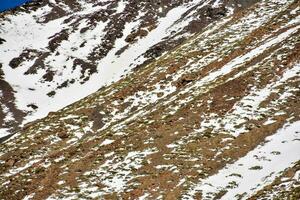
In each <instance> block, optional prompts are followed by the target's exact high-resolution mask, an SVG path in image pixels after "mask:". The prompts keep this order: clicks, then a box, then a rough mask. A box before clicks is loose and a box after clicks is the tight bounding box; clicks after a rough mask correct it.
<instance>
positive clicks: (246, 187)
mask: <svg viewBox="0 0 300 200" xmlns="http://www.w3.org/2000/svg"><path fill="white" fill-rule="evenodd" d="M299 131H300V121H297V122H294V123H292V124H287V125H285V126H284V127H283V128H282V129H280V130H278V131H277V132H276V133H275V134H274V135H272V136H269V137H267V138H266V142H265V143H264V144H261V145H260V146H258V147H257V148H256V149H254V150H253V151H251V152H249V153H248V154H247V155H246V156H245V157H243V158H240V159H239V160H238V161H236V162H235V163H234V164H231V165H227V166H226V167H225V168H224V169H222V170H220V171H219V172H218V173H217V174H216V175H213V176H210V177H208V178H207V179H205V180H202V181H201V182H200V183H199V184H198V185H196V186H194V187H192V188H191V189H190V190H189V192H188V194H187V195H185V199H193V196H194V194H195V193H196V192H202V194H203V199H204V200H205V199H207V200H208V199H212V198H213V196H214V195H215V194H217V193H218V192H220V191H223V190H224V191H226V194H225V195H224V196H223V197H222V198H221V199H223V200H226V199H228V200H229V199H232V200H234V199H238V197H243V198H242V199H246V198H247V197H250V196H251V195H252V194H254V193H255V192H256V191H258V190H259V189H262V188H263V187H264V186H265V185H267V184H270V183H271V182H272V181H273V180H274V178H275V177H276V176H277V175H278V174H279V173H280V172H281V171H283V170H284V169H286V168H287V167H289V166H290V165H291V164H293V163H294V162H296V161H298V160H300V152H299V145H300V142H299V139H300V133H299ZM231 186H232V187H231Z"/></svg>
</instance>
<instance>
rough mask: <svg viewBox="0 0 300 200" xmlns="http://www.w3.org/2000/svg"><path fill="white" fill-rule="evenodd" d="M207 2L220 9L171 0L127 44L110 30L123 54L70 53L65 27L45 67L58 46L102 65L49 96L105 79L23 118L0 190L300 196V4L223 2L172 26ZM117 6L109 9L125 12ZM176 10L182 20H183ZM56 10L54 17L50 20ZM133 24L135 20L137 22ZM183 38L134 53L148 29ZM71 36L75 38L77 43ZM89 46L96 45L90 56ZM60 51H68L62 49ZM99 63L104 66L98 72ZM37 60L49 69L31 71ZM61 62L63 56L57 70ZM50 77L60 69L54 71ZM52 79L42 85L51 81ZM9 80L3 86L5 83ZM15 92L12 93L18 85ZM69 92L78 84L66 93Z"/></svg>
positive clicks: (4, 156)
mask: <svg viewBox="0 0 300 200" xmlns="http://www.w3.org/2000/svg"><path fill="white" fill-rule="evenodd" d="M65 2H66V3H67V2H68V1H65ZM124 2H125V1H124ZM162 2H164V1H162ZM172 2H173V1H172ZM56 3H57V2H56ZM110 3H112V2H110ZM119 3H120V2H119ZM223 3H224V2H223ZM241 3H242V2H241ZM104 4H105V3H104ZM205 4H209V5H210V8H209V9H208V10H211V9H212V10H213V11H208V13H209V12H212V13H218V12H217V11H216V10H215V8H220V6H222V2H220V1H193V2H189V3H183V4H177V6H176V7H174V8H173V9H170V11H169V12H167V13H166V15H165V17H163V18H161V19H165V18H168V16H171V17H170V20H166V21H160V22H159V23H157V25H156V26H155V28H153V30H152V31H153V32H154V33H156V34H154V35H155V37H154V36H151V31H149V32H148V33H147V35H145V36H136V37H138V39H133V41H131V42H130V41H128V37H126V38H127V39H126V40H127V41H128V42H129V44H130V45H129V44H127V43H128V42H126V41H125V40H123V39H124V35H123V36H120V38H123V39H116V41H120V43H118V42H115V45H116V44H125V46H126V45H128V47H126V48H125V49H126V50H125V51H124V52H123V53H122V54H120V55H119V56H116V55H111V54H110V52H114V54H115V50H116V49H117V48H116V47H120V48H121V46H122V45H121V46H115V47H114V48H112V49H111V50H110V51H109V53H108V54H107V55H106V56H105V57H103V58H100V57H97V58H96V59H94V60H93V59H92V57H88V59H87V60H85V57H84V56H82V57H80V56H77V57H76V52H77V53H78V51H81V49H80V48H78V49H73V50H72V51H70V49H72V47H71V46H73V45H70V44H69V46H67V43H68V42H70V41H73V40H72V39H70V38H71V36H72V34H78V32H76V31H74V33H73V32H72V34H68V35H69V38H68V39H67V41H68V42H67V43H66V44H65V42H66V41H65V42H61V43H60V45H59V46H60V47H57V49H56V48H55V50H54V52H60V53H59V54H58V55H57V57H56V58H57V60H51V61H49V63H51V65H50V66H51V67H55V66H60V65H59V64H60V62H59V58H62V57H63V56H64V55H72V56H73V58H74V60H72V58H71V57H70V58H69V60H70V63H72V64H70V66H69V67H71V65H72V66H73V64H74V62H75V63H77V64H78V66H79V65H80V63H81V62H82V61H89V62H97V63H98V64H99V65H98V64H97V66H98V67H97V72H95V73H92V74H91V75H90V76H89V79H87V80H86V81H84V82H83V83H82V84H81V83H78V81H83V79H84V78H83V79H80V76H81V75H80V74H81V72H78V74H77V75H78V76H79V78H77V79H76V81H75V82H74V83H73V84H69V85H68V87H66V88H65V89H63V88H62V89H61V90H56V92H55V95H54V96H53V97H51V98H53V99H52V100H53V101H54V100H55V96H56V95H57V96H59V95H60V92H59V91H61V92H62V91H64V92H67V91H68V90H70V91H71V89H70V88H72V87H73V86H74V88H76V84H81V85H80V86H78V88H79V89H78V90H79V91H78V93H80V94H81V92H82V93H84V92H86V90H88V89H92V88H93V87H96V86H93V84H95V85H97V84H98V82H101V83H99V85H98V86H100V85H102V84H103V87H102V88H101V89H99V90H97V91H96V92H94V93H92V94H91V95H89V96H87V97H85V98H83V99H81V100H79V101H77V102H75V103H73V104H71V105H69V106H67V107H64V108H63V109H60V110H58V111H56V112H51V113H50V114H48V116H47V117H45V118H43V119H39V120H36V121H34V122H32V123H30V124H27V125H25V126H24V127H23V128H22V129H21V130H20V131H18V132H17V133H16V134H14V136H13V137H11V138H10V139H9V140H7V141H6V142H5V143H2V144H1V145H0V185H1V187H0V197H4V199H204V200H206V199H207V200H213V199H224V200H229V199H230V200H231V199H266V198H267V199H276V198H279V199H298V198H299V161H300V152H299V145H300V143H299V141H300V135H299V134H300V125H299V123H300V106H299V105H300V87H299V86H300V59H299V56H300V55H299V54H300V49H299V48H300V42H299V39H300V38H299V35H300V34H299V32H300V17H299V16H300V5H299V2H298V1H296V0H267V1H259V2H253V5H245V4H243V5H244V6H246V7H244V8H242V7H243V6H242V5H240V8H239V9H236V11H235V12H233V11H232V9H230V7H228V6H225V8H226V9H228V13H227V14H226V15H225V16H223V17H220V18H218V19H215V20H213V21H211V23H210V24H209V23H208V24H207V25H206V26H204V27H202V28H200V29H199V30H197V31H196V32H194V33H193V34H192V35H190V36H188V33H190V32H189V31H187V32H182V31H184V30H185V29H184V28H183V29H181V28H179V27H188V25H187V26H183V25H180V26H179V24H180V23H186V22H189V20H188V19H190V18H189V16H193V13H195V12H196V10H197V9H195V8H199V9H201V8H204V7H205V6H206V5H205ZM229 4H230V5H232V4H231V2H230V1H228V2H227V1H226V5H229ZM66 5H67V4H66ZM105 5H106V4H105ZM105 5H102V4H99V5H96V6H93V7H92V8H89V9H96V7H97V6H101V7H103V6H105ZM109 5H110V4H109ZM120 5H123V4H122V3H120ZM120 5H119V4H118V7H117V8H118V9H120V10H121V8H122V6H121V7H119V6H120ZM170 5H171V4H170ZM195 5H197V6H196V7H193V6H195ZM123 7H125V8H124V9H126V8H127V7H126V6H123ZM238 7H239V6H237V8H238ZM76 8H77V6H74V8H73V9H76ZM117 8H115V9H117ZM232 8H233V7H232ZM118 9H117V10H118ZM174 9H175V11H176V12H175V11H174ZM37 10H38V9H36V11H37ZM80 10H81V9H80ZM172 10H173V11H174V12H172ZM78 12H82V10H81V11H78ZM115 12H116V11H115ZM140 12H142V9H140ZM189 13H190V14H189ZM16 16H18V15H16ZM57 16H58V17H57V18H56V19H60V18H59V16H60V15H59V14H58V15H57ZM155 16H159V15H158V14H155ZM176 16H177V18H179V20H176V22H175V23H174V21H171V19H172V20H174V19H177V18H176ZM77 17H80V14H78V15H74V17H73V18H72V19H70V20H71V21H72V20H74V21H76V20H75V19H76V18H77ZM182 17H187V18H186V19H185V20H183V21H181V20H180V18H182ZM210 18H212V17H210ZM56 19H52V21H53V20H54V22H55V23H57V21H56ZM201 19H202V18H201ZM43 20H44V19H43ZM108 20H110V19H108ZM71 21H70V22H71ZM158 21H159V19H158ZM129 23H133V24H135V23H137V24H138V21H132V22H129ZM186 24H191V23H186ZM81 25H82V26H85V25H86V24H84V23H80V24H79V26H81ZM177 25H178V26H177ZM160 26H161V27H164V28H163V29H164V30H165V28H166V27H168V28H166V30H169V29H172V30H173V28H174V29H176V30H175V32H173V31H171V32H170V35H168V34H167V33H169V32H168V31H166V32H165V31H163V32H161V31H158V32H159V34H158V32H155V31H156V30H160V29H159V27H160ZM128 27H130V26H128ZM170 27H171V28H170ZM175 27H176V28H175ZM98 28H99V27H98ZM177 28H178V29H177ZM66 29H67V28H66ZM125 29H126V28H125ZM74 30H75V29H74ZM50 31H51V30H50V29H49V32H50ZM66 31H68V30H66ZM78 31H79V29H78ZM89 31H90V30H89ZM89 31H87V32H89ZM129 32H130V33H131V31H129ZM153 32H152V33H153ZM177 33H178V35H177ZM45 34H47V33H45ZM123 34H124V31H123ZM164 34H167V35H164ZM105 35H106V33H105ZM125 35H126V34H125ZM161 35H162V38H160V36H161ZM131 36H132V35H131ZM182 36H185V37H187V39H185V40H184V41H182V42H179V43H176V42H174V43H172V44H177V45H176V47H175V48H172V47H171V46H172V45H171V46H170V49H166V51H164V53H162V54H161V55H160V54H158V55H157V56H158V57H155V56H154V57H155V58H152V57H151V58H148V57H147V55H151V56H153V54H147V53H146V52H147V51H146V52H144V51H138V52H136V53H137V54H135V53H134V51H132V50H133V49H137V50H138V49H139V45H141V46H143V50H144V48H146V49H147V48H149V49H153V48H152V47H153V45H154V46H155V44H153V43H151V45H149V46H145V45H147V44H150V43H147V42H146V43H139V41H148V39H147V38H151V37H153V40H154V39H155V43H161V42H163V44H164V46H168V45H167V43H168V41H173V39H174V40H175V39H176V38H178V37H182ZM1 37H2V36H1ZM3 38H4V39H5V40H6V41H7V38H5V37H3ZM95 38H96V39H97V38H98V37H95ZM129 40H131V39H129ZM76 41H79V40H78V39H76V40H74V41H73V42H74V43H76ZM88 41H90V42H92V41H93V39H89V40H87V43H88ZM121 41H123V42H124V41H125V42H126V43H125V42H124V43H123V42H121ZM164 42H166V43H164ZM24 43H25V42H24ZM4 44H5V42H4ZM63 44H64V45H66V46H64V45H63ZM33 45H35V44H33ZM36 45H41V43H37V44H36ZM86 45H87V44H86ZM75 46H76V45H75ZM61 47H65V49H64V50H63V49H61ZM68 47H70V48H68ZM87 47H88V46H87ZM0 48H1V46H0ZM43 48H44V47H43ZM97 50H99V49H98V48H96V47H95V48H93V50H92V54H93V53H94V52H97ZM47 51H48V50H47ZM49 51H50V50H49ZM64 51H68V53H65V54H64V53H62V52H64ZM50 52H51V51H50ZM126 52H127V53H128V52H130V55H129V54H127V53H126ZM148 52H151V50H150V51H148ZM92 54H90V53H87V52H81V53H80V55H87V56H89V55H92ZM78 55H79V54H78ZM100 55H101V54H98V53H97V54H94V56H100ZM132 55H134V56H137V57H135V58H137V59H135V58H134V59H133V57H131V56H132ZM48 56H50V57H51V58H52V56H53V52H51V53H50V54H49V55H47V56H46V57H47V58H45V59H46V60H47V59H48ZM109 56H111V57H109ZM115 56H116V57H115ZM123 56H125V57H123ZM33 57H34V58H36V57H35V56H33ZM50 57H49V58H50ZM37 58H40V57H39V56H38V57H37ZM125 58H126V59H125ZM76 59H77V61H75V60H76ZM111 59H112V60H111ZM131 59H132V60H131ZM28 60H30V58H28V59H27V58H26V61H24V62H25V64H24V63H23V64H24V66H23V67H22V65H21V66H19V67H16V68H15V70H20V71H21V70H25V69H27V68H26V65H27V66H28V65H29V64H28V63H30V61H28ZM102 62H103V63H105V66H107V67H108V68H109V67H111V70H112V71H109V72H107V71H105V70H104V71H101V70H102V68H101V67H100V66H101V63H102ZM123 62H124V63H125V64H126V65H127V66H124V67H125V68H126V69H127V70H129V71H128V73H126V74H127V75H126V76H124V77H122V78H121V79H120V77H121V76H122V74H123V72H122V73H120V74H116V76H114V75H113V74H114V72H115V71H113V69H115V67H121V68H122V65H121V64H122V63H123ZM143 62H145V63H144V64H142V65H139V64H140V63H143ZM26 63H27V64H26ZM32 63H33V61H32ZM62 63H68V61H67V60H65V61H64V62H62ZM132 63H133V64H132ZM4 64H5V63H4ZM55 64H57V65H55ZM90 64H91V65H93V63H90ZM131 64H132V65H131ZM130 65H131V66H132V67H131V66H130ZM3 66H4V65H3ZM3 66H2V68H3V69H5V67H3ZM76 66H77V65H76ZM82 66H90V65H86V64H83V65H82ZM134 66H139V67H137V68H134ZM71 68H72V67H71ZM125 68H124V69H125ZM131 68H134V69H133V70H130V69H131ZM43 69H48V68H47V67H45V68H41V69H39V70H37V71H42V70H43ZM59 69H60V68H59ZM68 69H69V68H68V66H66V68H65V71H66V72H68ZM76 69H81V68H76V67H75V68H74V70H75V71H76ZM3 71H4V77H7V74H6V71H5V70H3ZM65 71H64V72H65ZM89 71H90V70H88V72H89ZM100 72H103V73H100ZM110 72H112V76H111V77H112V79H109V80H108V79H107V80H106V81H107V82H105V81H103V80H102V79H101V78H100V77H102V76H103V75H101V74H106V75H109V74H110ZM37 74H39V73H37ZM70 74H73V72H72V73H71V72H70ZM74 74H76V73H74ZM119 75H120V76H119ZM2 76H3V75H2ZM53 77H59V76H58V74H56V73H54V75H53ZM62 77H64V76H62ZM93 77H95V79H94V78H93ZM116 77H118V78H116ZM114 78H116V79H114ZM117 79H120V80H117ZM5 80H8V79H5ZM53 80H56V78H54V79H53ZM53 80H52V81H51V82H49V84H50V85H51V84H52V83H55V81H53ZM97 80H98V81H97ZM110 81H115V82H113V83H109V82H110ZM8 82H9V81H7V83H8ZM40 84H41V85H43V84H42V82H41V83H40ZM37 85H39V84H37ZM72 85H73V86H72ZM13 86H14V84H8V87H13ZM98 86H97V87H98ZM85 87H87V88H88V89H86V90H85ZM95 89H98V88H95ZM33 91H37V90H33ZM42 91H44V90H42ZM76 91H77V90H76ZM91 91H92V90H89V92H91ZM47 92H48V91H47ZM13 94H15V96H17V94H18V91H16V93H13ZM73 94H76V92H75V91H73V92H71V93H65V95H73ZM15 96H14V97H15ZM44 96H47V95H44ZM15 98H16V99H18V98H17V97H15ZM47 98H48V97H47ZM78 98H79V96H78ZM37 110H38V109H37ZM37 112H38V111H37ZM6 116H9V115H6ZM28 116H30V115H27V117H28Z"/></svg>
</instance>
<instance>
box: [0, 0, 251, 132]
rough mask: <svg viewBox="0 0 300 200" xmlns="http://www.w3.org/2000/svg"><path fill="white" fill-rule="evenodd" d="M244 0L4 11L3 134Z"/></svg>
mask: <svg viewBox="0 0 300 200" xmlns="http://www.w3.org/2000/svg"><path fill="white" fill-rule="evenodd" d="M246 6H248V4H247V3H244V2H243V1H237V2H223V1H217V2H215V1H204V0H189V1H182V0H176V1H174V0H166V1H131V0H129V1H123V0H119V1H103V0H101V1H83V0H76V1H61V0H49V1H33V2H31V3H28V4H26V5H25V6H24V7H22V8H18V9H16V10H13V11H7V12H4V13H2V14H1V16H0V20H1V24H0V36H1V40H0V41H1V44H0V52H1V56H0V67H1V68H0V70H1V74H3V75H2V78H1V81H2V82H3V83H2V84H1V86H0V91H2V92H1V93H2V95H1V96H2V97H1V104H2V106H1V107H0V116H1V115H3V116H4V117H1V118H0V120H1V121H0V127H2V129H0V130H1V132H0V137H1V136H5V135H7V134H9V133H12V132H15V131H16V130H17V129H18V127H19V126H20V125H23V124H26V123H28V122H31V121H33V120H36V119H39V118H42V117H45V116H46V115H47V114H48V113H49V112H51V111H57V110H58V109H61V108H63V107H65V106H67V105H69V104H71V103H73V102H75V101H78V100H80V99H81V98H83V97H85V96H87V95H89V94H91V93H93V92H95V91H97V90H98V89H99V88H101V87H102V86H104V85H108V84H110V83H111V82H114V81H117V80H119V79H120V78H121V77H122V76H124V75H126V74H127V73H128V72H130V71H131V70H132V69H134V68H135V67H138V66H143V64H144V65H145V64H147V63H149V62H150V61H152V60H154V59H156V58H157V57H159V56H161V55H162V54H163V53H164V52H166V51H167V50H170V49H172V48H174V47H175V46H177V45H179V44H181V43H182V42H183V41H184V40H185V39H186V38H188V37H190V36H191V35H193V34H195V33H197V32H199V31H200V30H202V29H203V28H204V27H205V26H206V25H208V24H210V23H212V22H214V21H216V20H218V19H221V18H224V17H225V16H227V15H231V14H232V12H233V11H234V10H240V9H242V8H243V7H246Z"/></svg>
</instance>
